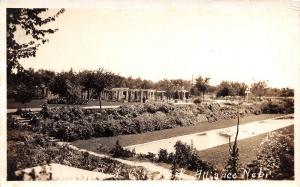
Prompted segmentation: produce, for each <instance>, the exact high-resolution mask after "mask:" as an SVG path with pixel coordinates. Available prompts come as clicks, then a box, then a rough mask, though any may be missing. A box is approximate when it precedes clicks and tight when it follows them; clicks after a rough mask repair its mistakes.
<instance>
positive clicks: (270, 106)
mask: <svg viewBox="0 0 300 187" xmlns="http://www.w3.org/2000/svg"><path fill="white" fill-rule="evenodd" d="M260 107H261V110H262V112H263V113H266V114H285V113H293V112H294V100H293V99H282V100H279V99H276V100H271V99H269V100H267V101H263V102H262V103H261V105H260Z"/></svg>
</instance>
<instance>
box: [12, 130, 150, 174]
mask: <svg viewBox="0 0 300 187" xmlns="http://www.w3.org/2000/svg"><path fill="white" fill-rule="evenodd" d="M9 133H10V134H9V135H8V149H9V150H10V151H9V152H8V155H7V158H8V161H7V166H8V168H7V173H8V180H18V179H20V178H18V177H16V176H15V175H14V171H16V170H20V169H25V168H28V167H34V166H38V165H45V164H49V163H58V164H63V165H67V166H71V167H76V168H80V169H85V170H90V171H101V172H103V173H109V174H116V173H118V176H116V178H114V179H123V180H124V179H125V180H128V179H135V180H143V179H147V175H139V174H141V173H143V172H144V171H145V173H146V174H147V171H146V170H145V169H144V168H141V167H132V166H128V165H125V164H122V163H120V162H118V161H115V160H112V159H109V158H99V157H97V156H94V155H91V154H89V153H88V152H80V151H76V150H73V149H71V148H69V147H68V146H59V145H56V144H55V143H54V142H52V141H51V140H50V139H49V138H48V137H46V136H44V135H41V134H32V133H30V132H18V131H11V132H9ZM133 170H134V171H136V172H134V173H132V175H130V174H129V173H130V172H131V171H133Z"/></svg>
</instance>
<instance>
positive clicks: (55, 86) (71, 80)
mask: <svg viewBox="0 0 300 187" xmlns="http://www.w3.org/2000/svg"><path fill="white" fill-rule="evenodd" d="M49 89H50V90H51V91H52V92H53V93H55V94H58V95H59V96H60V97H64V98H66V100H67V103H68V104H72V103H74V102H75V101H76V99H78V98H79V97H80V95H81V90H82V87H81V86H80V84H79V82H78V78H77V76H76V74H75V73H74V72H73V70H72V69H71V70H70V71H69V72H62V73H59V74H57V75H56V76H55V77H54V79H53V80H52V81H51V82H50V84H49Z"/></svg>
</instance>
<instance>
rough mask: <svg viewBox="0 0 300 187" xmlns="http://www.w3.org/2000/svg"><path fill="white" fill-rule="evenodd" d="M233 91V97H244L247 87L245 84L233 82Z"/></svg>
mask: <svg viewBox="0 0 300 187" xmlns="http://www.w3.org/2000/svg"><path fill="white" fill-rule="evenodd" d="M231 87H232V89H233V95H236V96H245V95H246V90H247V88H248V86H247V85H246V84H245V83H239V82H233V83H231Z"/></svg>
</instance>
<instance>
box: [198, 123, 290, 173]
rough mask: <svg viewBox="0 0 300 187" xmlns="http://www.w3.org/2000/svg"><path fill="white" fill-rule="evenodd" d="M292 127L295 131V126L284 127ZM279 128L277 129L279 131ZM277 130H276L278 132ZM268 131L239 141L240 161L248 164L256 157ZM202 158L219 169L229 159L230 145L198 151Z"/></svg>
mask: <svg viewBox="0 0 300 187" xmlns="http://www.w3.org/2000/svg"><path fill="white" fill-rule="evenodd" d="M284 128H290V129H292V132H294V126H293V125H292V126H289V127H284ZM279 130H281V129H278V130H276V131H279ZM276 131H275V132H276ZM267 134H268V133H265V134H260V135H257V136H254V137H251V138H246V139H243V140H239V141H238V148H239V154H240V163H241V164H242V166H243V165H246V164H248V163H250V162H251V161H252V160H254V159H255V158H256V155H257V153H258V151H259V145H260V143H261V142H262V140H263V139H264V138H266V137H267ZM198 154H199V156H200V158H201V159H202V160H205V161H208V162H210V163H212V164H214V165H215V166H216V167H217V168H218V169H223V168H224V167H225V165H226V164H227V161H228V156H229V145H228V144H225V145H220V146H217V147H213V148H209V149H206V150H203V151H199V152H198Z"/></svg>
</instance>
